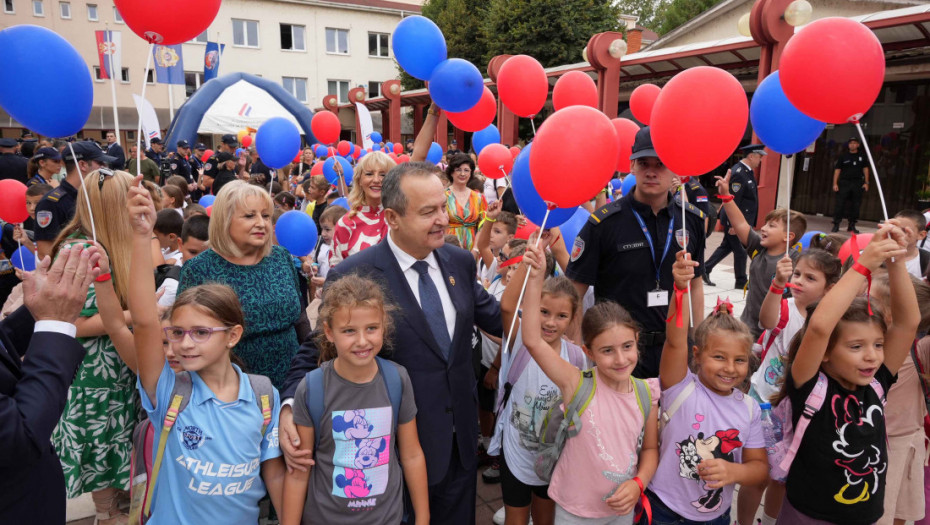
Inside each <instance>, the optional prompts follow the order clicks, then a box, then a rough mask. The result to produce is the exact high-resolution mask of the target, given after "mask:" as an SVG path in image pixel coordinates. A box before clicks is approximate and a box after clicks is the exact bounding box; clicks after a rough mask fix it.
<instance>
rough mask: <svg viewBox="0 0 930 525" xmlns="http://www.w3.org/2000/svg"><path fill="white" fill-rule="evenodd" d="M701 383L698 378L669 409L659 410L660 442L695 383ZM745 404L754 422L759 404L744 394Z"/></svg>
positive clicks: (688, 385) (676, 398)
mask: <svg viewBox="0 0 930 525" xmlns="http://www.w3.org/2000/svg"><path fill="white" fill-rule="evenodd" d="M697 381H699V379H697V378H696V377H695V378H694V381H691V382H690V383H688V384H687V385H685V387H684V388H683V389H682V390H681V392H679V393H678V396H677V397H675V399H674V400H673V401H672V402H671V404H669V405H668V408H662V407H660V408H659V441H661V440H662V434H663V431H664V430H665V427H666V426H668V422H669V421H671V419H672V416H674V415H675V412H678V409H679V408H681V405H682V403H684V402H685V400H687V399H688V398H689V397H691V394H693V393H694V389H695V383H696V382H697ZM742 401H743V404H744V405H746V409H747V410H748V411H749V421H750V423H751V422H752V412H753V410H757V409H758V408H759V405H758V403H756V401H755V400H754V399H753V398H751V397H749V396H748V395H746V394H743V399H742Z"/></svg>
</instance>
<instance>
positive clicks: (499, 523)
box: [491, 507, 533, 525]
mask: <svg viewBox="0 0 930 525" xmlns="http://www.w3.org/2000/svg"><path fill="white" fill-rule="evenodd" d="M506 514H507V511H506V509H505V508H504V507H501V508H499V509H497V512H495V513H494V517H493V518H492V519H491V521H493V522H494V525H504V518H505V515H506ZM529 525H533V518H532V517H530V522H529Z"/></svg>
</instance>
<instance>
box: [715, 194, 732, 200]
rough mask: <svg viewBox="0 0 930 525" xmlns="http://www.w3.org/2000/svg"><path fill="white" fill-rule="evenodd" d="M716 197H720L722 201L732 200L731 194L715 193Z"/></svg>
mask: <svg viewBox="0 0 930 525" xmlns="http://www.w3.org/2000/svg"><path fill="white" fill-rule="evenodd" d="M717 198H718V199H720V200H721V201H722V202H731V201H732V200H733V196H732V195H717Z"/></svg>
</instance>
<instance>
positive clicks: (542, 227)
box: [503, 206, 552, 354]
mask: <svg viewBox="0 0 930 525" xmlns="http://www.w3.org/2000/svg"><path fill="white" fill-rule="evenodd" d="M550 211H552V209H551V208H549V207H548V206H547V207H546V215H545V216H544V217H543V221H542V224H541V225H540V226H539V233H538V234H537V235H536V242H535V243H533V247H534V248H535V247H537V246H539V240H540V239H542V236H543V231H545V228H546V221H548V220H549V212H550ZM529 280H530V269H529V268H527V269H526V275H525V276H524V277H523V286H522V287H521V288H520V297H518V298H517V307H516V308H514V310H513V320H512V321H510V330H508V331H507V337H505V338H504V342H503V345H504V346H503V353H504V354H507V353H508V352H509V351H510V338H511V336H512V335H513V329H514V327H516V326H517V317H519V316H518V315H517V313H518V312H519V311H520V304H521V303H522V302H523V294H525V293H526V283H528V282H529Z"/></svg>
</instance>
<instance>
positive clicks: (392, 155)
mask: <svg viewBox="0 0 930 525" xmlns="http://www.w3.org/2000/svg"><path fill="white" fill-rule="evenodd" d="M388 157H391V160H393V161H394V162H397V161H398V160H399V159H398V157H397V153H394V152H393V151H392V152H390V153H388Z"/></svg>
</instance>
